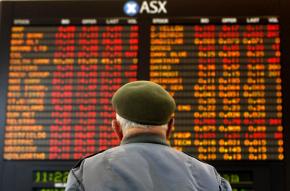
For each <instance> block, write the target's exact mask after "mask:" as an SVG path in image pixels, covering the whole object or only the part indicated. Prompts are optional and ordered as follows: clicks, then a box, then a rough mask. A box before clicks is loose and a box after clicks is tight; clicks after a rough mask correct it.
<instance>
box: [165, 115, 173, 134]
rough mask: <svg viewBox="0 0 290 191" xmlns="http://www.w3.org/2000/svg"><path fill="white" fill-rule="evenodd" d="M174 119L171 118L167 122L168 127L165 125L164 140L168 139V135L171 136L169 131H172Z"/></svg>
mask: <svg viewBox="0 0 290 191" xmlns="http://www.w3.org/2000/svg"><path fill="white" fill-rule="evenodd" d="M174 121H175V119H174V117H172V118H171V119H170V120H169V122H168V125H167V130H166V139H169V137H170V135H171V131H172V129H173V126H174Z"/></svg>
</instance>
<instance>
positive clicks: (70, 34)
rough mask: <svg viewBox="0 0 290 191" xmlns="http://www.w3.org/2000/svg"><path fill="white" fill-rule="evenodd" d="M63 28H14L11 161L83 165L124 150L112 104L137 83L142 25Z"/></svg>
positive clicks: (7, 151)
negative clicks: (114, 123) (82, 161)
mask: <svg viewBox="0 0 290 191" xmlns="http://www.w3.org/2000/svg"><path fill="white" fill-rule="evenodd" d="M39 23H41V22H40V21H39ZM59 23H62V25H61V24H59ZM59 23H49V24H47V25H46V26H43V24H42V26H38V25H37V23H36V22H35V23H34V22H33V21H30V20H23V19H18V20H15V21H14V24H15V25H14V26H13V27H12V28H11V46H10V62H9V82H8V94H7V114H6V117H7V118H6V128H5V147H4V158H5V159H8V160H14V159H15V160H17V159H79V158H81V157H82V156H84V155H87V154H91V153H94V152H97V151H99V150H103V149H107V148H109V147H112V146H115V145H117V144H118V140H117V139H116V138H115V137H114V135H113V131H112V130H111V119H112V118H113V117H114V112H113V110H112V108H111V103H110V99H111V97H112V95H113V93H114V92H115V91H116V90H117V89H118V88H119V87H120V86H121V85H122V84H124V83H127V82H129V81H134V80H136V77H137V74H136V72H137V63H138V59H137V58H138V52H137V51H138V26H137V21H136V20H134V19H129V20H126V19H103V20H96V19H83V20H81V21H79V22H78V21H71V20H68V19H63V20H61V21H60V22H59ZM81 23H86V24H81ZM96 23H98V24H96ZM129 23H130V24H129Z"/></svg>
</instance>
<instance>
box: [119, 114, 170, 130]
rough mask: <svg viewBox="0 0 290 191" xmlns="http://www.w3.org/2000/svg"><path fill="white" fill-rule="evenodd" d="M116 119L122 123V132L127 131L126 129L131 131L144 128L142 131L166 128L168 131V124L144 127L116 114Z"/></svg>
mask: <svg viewBox="0 0 290 191" xmlns="http://www.w3.org/2000/svg"><path fill="white" fill-rule="evenodd" d="M116 119H117V121H118V122H119V123H120V126H121V128H122V130H123V131H124V130H126V129H130V128H142V129H146V128H156V127H159V128H164V129H167V124H163V125H143V124H139V123H135V122H133V121H130V120H128V119H125V118H123V117H121V116H120V115H118V114H116Z"/></svg>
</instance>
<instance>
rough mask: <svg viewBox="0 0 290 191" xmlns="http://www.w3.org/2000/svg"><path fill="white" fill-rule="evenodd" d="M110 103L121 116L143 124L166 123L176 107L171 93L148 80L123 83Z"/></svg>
mask: <svg viewBox="0 0 290 191" xmlns="http://www.w3.org/2000/svg"><path fill="white" fill-rule="evenodd" d="M112 104H113V108H114V109H115V110H116V112H117V114H118V115H120V116H121V117H123V118H125V119H127V120H130V121H133V122H136V123H139V124H144V125H163V124H166V123H168V122H169V120H170V118H171V116H172V114H173V112H174V110H175V107H176V105H175V101H174V99H173V98H172V97H171V95H170V94H169V93H168V92H167V91H166V90H165V89H163V88H162V87H161V86H160V85H158V84H156V83H154V82H150V81H135V82H130V83H127V84H125V85H123V86H122V87H121V88H119V89H118V90H117V91H116V93H115V94H114V95H113V98H112Z"/></svg>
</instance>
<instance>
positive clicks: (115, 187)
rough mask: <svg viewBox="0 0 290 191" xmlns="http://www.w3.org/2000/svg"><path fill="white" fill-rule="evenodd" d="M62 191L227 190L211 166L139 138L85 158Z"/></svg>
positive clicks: (157, 140)
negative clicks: (64, 190)
mask: <svg viewBox="0 0 290 191" xmlns="http://www.w3.org/2000/svg"><path fill="white" fill-rule="evenodd" d="M66 191H231V187H230V185H229V183H228V182H227V181H226V180H224V179H223V178H222V177H221V176H220V175H219V174H218V173H217V171H216V170H215V168H214V167H212V166H210V165H208V164H206V163H203V162H200V161H198V160H197V159H195V158H193V157H190V156H188V155H186V154H184V153H182V152H179V151H177V150H175V149H173V148H171V147H169V146H168V145H167V144H166V141H165V140H164V139H161V138H160V137H158V136H156V135H139V136H135V137H131V138H129V139H126V140H124V141H123V142H122V144H121V145H120V146H118V147H115V148H112V149H109V150H107V151H104V152H102V153H99V154H96V155H94V156H91V157H89V158H86V159H84V160H82V161H81V162H79V163H78V165H77V166H76V167H75V168H73V169H72V170H71V171H70V174H69V177H68V182H67V186H66Z"/></svg>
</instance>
